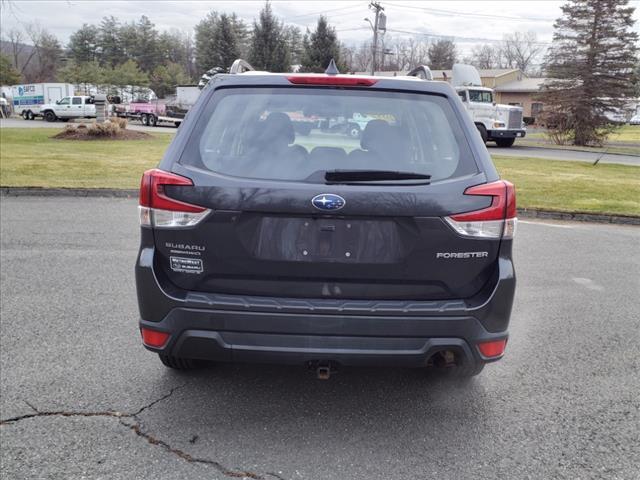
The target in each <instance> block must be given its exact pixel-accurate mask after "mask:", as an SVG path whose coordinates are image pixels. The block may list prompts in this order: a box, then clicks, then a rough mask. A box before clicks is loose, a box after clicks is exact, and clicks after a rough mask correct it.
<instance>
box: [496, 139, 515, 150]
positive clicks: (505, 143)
mask: <svg viewBox="0 0 640 480" xmlns="http://www.w3.org/2000/svg"><path fill="white" fill-rule="evenodd" d="M515 141H516V139H515V138H497V139H496V145H498V146H499V147H502V148H509V147H510V146H512V145H513V143H514V142H515Z"/></svg>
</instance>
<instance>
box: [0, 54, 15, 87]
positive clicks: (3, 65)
mask: <svg viewBox="0 0 640 480" xmlns="http://www.w3.org/2000/svg"><path fill="white" fill-rule="evenodd" d="M16 83H20V73H19V72H18V71H17V70H16V69H15V68H13V65H12V64H11V60H9V57H7V56H6V55H3V54H0V85H15V84H16Z"/></svg>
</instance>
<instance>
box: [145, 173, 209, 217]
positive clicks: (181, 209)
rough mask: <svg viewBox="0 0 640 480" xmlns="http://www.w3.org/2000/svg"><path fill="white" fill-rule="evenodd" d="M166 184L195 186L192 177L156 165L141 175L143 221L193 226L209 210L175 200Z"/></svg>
mask: <svg viewBox="0 0 640 480" xmlns="http://www.w3.org/2000/svg"><path fill="white" fill-rule="evenodd" d="M165 185H181V186H193V182H192V181H191V179H189V178H186V177H183V176H181V175H176V174H175V173H170V172H165V171H164V170H159V169H157V168H154V169H152V170H147V171H146V172H144V174H143V175H142V181H141V183H140V206H139V207H138V208H139V210H140V225H142V226H144V227H156V228H180V227H191V226H193V225H196V224H197V223H198V222H200V221H201V220H202V219H204V218H205V217H206V216H207V215H208V214H209V212H210V210H208V209H206V208H203V207H199V206H197V205H191V204H189V203H185V202H181V201H179V200H174V199H173V198H170V197H168V196H167V195H166V194H165V191H164V187H165Z"/></svg>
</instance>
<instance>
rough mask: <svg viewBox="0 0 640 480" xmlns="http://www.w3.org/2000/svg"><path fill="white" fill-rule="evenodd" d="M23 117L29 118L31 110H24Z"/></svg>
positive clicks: (24, 118)
mask: <svg viewBox="0 0 640 480" xmlns="http://www.w3.org/2000/svg"><path fill="white" fill-rule="evenodd" d="M22 119H23V120H29V112H28V111H26V110H23V112H22Z"/></svg>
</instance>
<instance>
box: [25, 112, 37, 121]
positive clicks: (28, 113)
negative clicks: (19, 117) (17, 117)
mask: <svg viewBox="0 0 640 480" xmlns="http://www.w3.org/2000/svg"><path fill="white" fill-rule="evenodd" d="M35 119H36V116H35V115H34V113H33V112H32V111H31V110H27V120H35Z"/></svg>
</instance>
